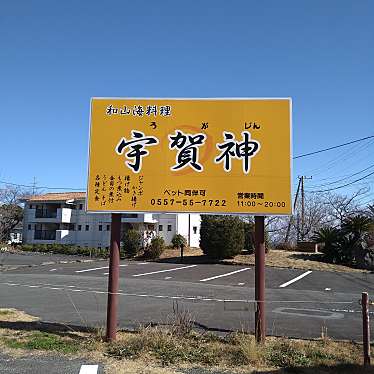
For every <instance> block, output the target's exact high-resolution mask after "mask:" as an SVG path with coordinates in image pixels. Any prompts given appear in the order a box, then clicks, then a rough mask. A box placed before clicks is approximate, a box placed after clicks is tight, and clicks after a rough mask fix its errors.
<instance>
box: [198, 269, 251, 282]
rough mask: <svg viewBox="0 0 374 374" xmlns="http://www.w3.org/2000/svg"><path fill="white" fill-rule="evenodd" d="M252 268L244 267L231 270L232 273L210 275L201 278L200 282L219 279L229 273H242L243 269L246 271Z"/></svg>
mask: <svg viewBox="0 0 374 374" xmlns="http://www.w3.org/2000/svg"><path fill="white" fill-rule="evenodd" d="M250 269H251V268H244V269H240V270H235V271H231V272H230V273H225V274H221V275H216V276H214V277H210V278H205V279H200V282H207V281H210V280H212V279H217V278H222V277H228V276H229V275H232V274H236V273H240V272H242V271H246V270H250Z"/></svg>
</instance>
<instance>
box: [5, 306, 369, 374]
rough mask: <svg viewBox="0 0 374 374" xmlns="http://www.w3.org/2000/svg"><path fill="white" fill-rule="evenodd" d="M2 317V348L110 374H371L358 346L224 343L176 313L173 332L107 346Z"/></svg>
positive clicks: (14, 315)
mask: <svg viewBox="0 0 374 374" xmlns="http://www.w3.org/2000/svg"><path fill="white" fill-rule="evenodd" d="M0 311H1V312H2V314H4V315H5V316H4V318H3V320H6V321H8V322H6V323H4V326H6V327H3V328H0V347H1V348H4V349H8V350H14V352H19V353H22V354H24V351H26V350H27V351H28V352H29V353H28V354H32V353H31V352H32V351H50V352H58V353H59V354H66V355H69V356H73V355H79V356H82V355H84V356H89V357H91V358H92V357H95V360H96V361H101V362H105V361H106V362H108V363H110V365H112V366H113V368H115V369H113V370H114V371H109V372H114V373H116V374H118V373H130V372H131V371H126V370H127V369H126V370H123V367H128V365H129V363H130V366H131V365H135V366H136V365H140V366H139V367H143V368H145V369H144V370H145V371H142V370H143V369H142V370H140V369H139V371H137V370H135V371H134V370H133V371H132V372H142V373H150V372H154V371H149V370H148V369H149V366H152V370H153V368H163V367H166V366H169V367H170V373H174V371H173V369H172V368H173V367H215V368H220V369H222V370H226V368H230V372H232V373H234V372H237V371H239V372H240V371H243V370H247V371H246V372H247V373H252V372H253V373H254V372H257V373H261V372H264V373H274V374H275V373H279V374H280V373H283V372H284V373H286V372H290V373H291V372H294V373H303V374H315V373H324V374H326V373H334V374H335V373H339V374H340V373H349V374H354V373H364V372H367V373H368V372H370V371H364V370H363V368H362V366H361V365H362V347H361V346H360V345H358V344H355V343H351V342H335V341H333V340H330V339H322V340H317V341H308V340H297V339H286V338H274V337H268V338H267V339H266V343H265V344H263V345H258V344H256V342H255V338H254V336H253V335H248V334H244V333H233V334H230V335H227V336H225V337H220V336H217V335H215V334H212V333H201V332H196V331H195V330H193V328H192V327H193V324H192V322H191V321H192V320H191V316H190V315H189V313H187V312H178V313H176V314H175V315H174V319H172V318H171V319H170V320H169V323H170V324H169V325H168V326H167V327H166V326H157V327H144V328H141V329H140V330H139V331H138V332H131V333H130V332H118V334H117V341H116V342H113V343H106V342H104V341H103V339H102V331H101V330H100V329H98V331H97V332H96V333H95V332H92V333H87V332H84V333H83V332H74V331H71V330H69V329H67V330H61V329H58V330H52V328H53V326H51V325H48V324H43V323H42V322H35V317H33V316H29V315H27V314H26V313H24V312H21V311H17V310H15V309H0ZM19 322H22V323H23V325H22V326H25V328H24V329H17V323H19ZM25 323H26V325H25ZM27 324H28V325H27ZM60 327H61V326H60ZM142 365H143V366H142ZM252 369H253V370H255V371H251V370H252ZM270 369H271V370H270ZM147 370H148V371H147ZM157 370H158V369H157ZM165 370H166V369H165ZM248 370H249V371H248ZM155 372H160V373H163V372H164V371H162V370H161V369H160V371H155ZM207 372H208V371H207ZM223 372H224V371H223Z"/></svg>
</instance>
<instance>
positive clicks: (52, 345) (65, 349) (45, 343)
mask: <svg viewBox="0 0 374 374" xmlns="http://www.w3.org/2000/svg"><path fill="white" fill-rule="evenodd" d="M2 340H3V342H4V344H5V346H6V347H8V348H15V349H31V350H34V349H35V350H42V351H55V352H61V353H65V354H69V353H76V352H77V351H78V350H79V348H80V344H79V342H78V341H76V340H73V339H71V338H70V339H68V338H63V337H61V336H59V335H55V334H50V333H47V332H39V331H35V332H33V333H32V334H30V335H28V336H24V337H22V338H9V337H4V338H3V339H2Z"/></svg>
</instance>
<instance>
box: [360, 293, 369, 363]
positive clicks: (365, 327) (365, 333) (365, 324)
mask: <svg viewBox="0 0 374 374" xmlns="http://www.w3.org/2000/svg"><path fill="white" fill-rule="evenodd" d="M361 306H362V340H363V348H364V366H370V328H369V295H368V293H367V292H363V293H362V295H361Z"/></svg>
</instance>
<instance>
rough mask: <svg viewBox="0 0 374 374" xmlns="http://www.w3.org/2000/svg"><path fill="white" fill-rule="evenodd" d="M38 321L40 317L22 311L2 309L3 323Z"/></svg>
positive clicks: (0, 310) (0, 314)
mask: <svg viewBox="0 0 374 374" xmlns="http://www.w3.org/2000/svg"><path fill="white" fill-rule="evenodd" d="M38 320H39V318H38V317H34V316H31V315H30V314H27V313H25V312H22V311H21V310H17V309H13V308H0V321H2V322H34V321H38Z"/></svg>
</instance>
